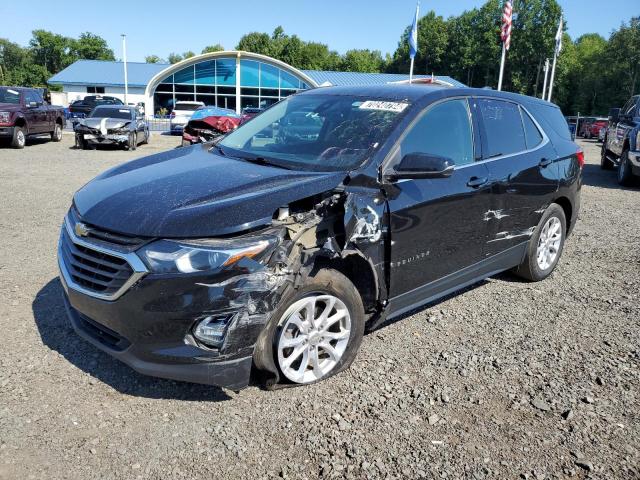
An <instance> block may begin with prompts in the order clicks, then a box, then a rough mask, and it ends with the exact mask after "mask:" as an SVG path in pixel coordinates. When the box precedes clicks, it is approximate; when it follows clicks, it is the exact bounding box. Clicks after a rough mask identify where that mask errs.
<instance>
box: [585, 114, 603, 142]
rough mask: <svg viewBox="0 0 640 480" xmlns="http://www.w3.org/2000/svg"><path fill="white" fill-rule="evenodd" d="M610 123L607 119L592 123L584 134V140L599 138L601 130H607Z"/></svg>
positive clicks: (598, 119)
mask: <svg viewBox="0 0 640 480" xmlns="http://www.w3.org/2000/svg"><path fill="white" fill-rule="evenodd" d="M608 123H609V121H608V120H607V119H606V118H596V119H595V120H594V121H593V122H591V123H590V124H589V125H588V126H587V127H586V129H585V130H586V131H585V132H584V138H598V135H599V134H600V129H601V128H607V124H608Z"/></svg>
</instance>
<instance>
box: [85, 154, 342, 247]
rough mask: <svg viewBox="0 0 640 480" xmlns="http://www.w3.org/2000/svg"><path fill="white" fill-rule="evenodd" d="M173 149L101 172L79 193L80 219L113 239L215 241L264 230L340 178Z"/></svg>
mask: <svg viewBox="0 0 640 480" xmlns="http://www.w3.org/2000/svg"><path fill="white" fill-rule="evenodd" d="M207 149H208V146H205V145H197V146H194V147H187V148H179V149H175V150H170V151H168V152H163V153H159V154H156V155H151V156H149V157H145V158H141V159H138V160H134V161H131V162H128V163H126V164H124V165H120V166H118V167H115V168H113V169H111V170H108V171H106V172H105V173H103V174H102V175H100V176H98V177H96V178H95V179H94V180H92V181H91V182H89V183H88V184H87V185H85V186H84V187H82V188H81V189H80V190H79V191H78V192H76V194H75V196H74V204H75V206H76V208H77V210H78V213H79V214H80V216H81V217H82V219H83V220H84V221H85V222H87V223H90V224H93V225H96V226H98V227H101V228H104V229H107V230H111V231H114V232H118V233H123V234H129V235H136V236H146V237H166V238H187V237H191V238H194V237H214V236H219V235H225V234H228V233H235V232H240V231H243V230H246V229H248V228H253V227H256V226H260V225H266V224H269V223H270V222H271V219H272V217H273V214H274V212H275V211H276V210H277V209H278V208H279V207H281V206H285V205H287V204H288V203H290V202H293V201H296V200H300V199H303V198H305V197H308V196H310V195H315V194H318V193H322V192H325V191H327V190H331V189H333V188H335V187H337V186H338V185H340V183H341V182H342V180H343V179H344V178H345V173H344V172H337V173H322V172H320V173H316V172H301V171H293V170H284V169H281V168H276V167H271V166H265V165H256V164H253V163H249V162H245V161H243V160H238V159H234V158H230V157H223V156H219V155H214V154H213V153H210V152H208V150H207Z"/></svg>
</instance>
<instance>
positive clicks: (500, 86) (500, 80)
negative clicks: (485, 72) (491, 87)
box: [493, 42, 507, 91]
mask: <svg viewBox="0 0 640 480" xmlns="http://www.w3.org/2000/svg"><path fill="white" fill-rule="evenodd" d="M506 53H507V49H506V48H505V43H504V42H502V60H501V61H500V76H499V77H498V91H501V90H502V76H503V75H504V60H505V57H506ZM493 78H495V77H493Z"/></svg>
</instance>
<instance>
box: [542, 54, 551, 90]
mask: <svg viewBox="0 0 640 480" xmlns="http://www.w3.org/2000/svg"><path fill="white" fill-rule="evenodd" d="M548 78H549V59H548V58H545V60H544V85H542V99H543V100H544V99H545V97H546V96H547V79H548Z"/></svg>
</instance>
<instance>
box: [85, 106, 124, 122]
mask: <svg viewBox="0 0 640 480" xmlns="http://www.w3.org/2000/svg"><path fill="white" fill-rule="evenodd" d="M89 117H90V118H105V117H107V118H121V119H123V120H131V119H132V118H133V117H132V115H131V110H129V109H128V108H100V107H96V108H94V109H93V111H92V112H91V114H90V115H89Z"/></svg>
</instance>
